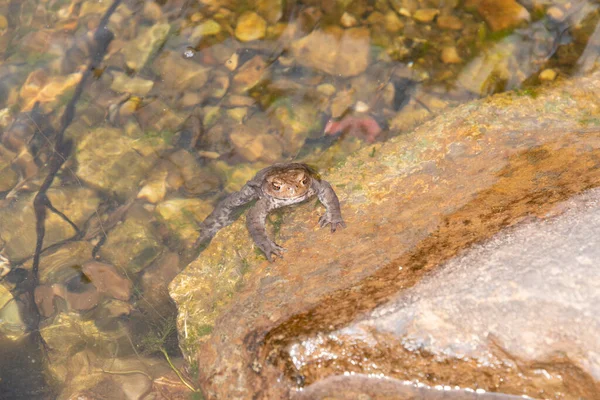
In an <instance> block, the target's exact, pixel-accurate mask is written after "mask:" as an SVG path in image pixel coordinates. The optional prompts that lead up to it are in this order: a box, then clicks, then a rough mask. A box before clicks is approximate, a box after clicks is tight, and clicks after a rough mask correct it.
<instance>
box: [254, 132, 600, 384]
mask: <svg viewBox="0 0 600 400" xmlns="http://www.w3.org/2000/svg"><path fill="white" fill-rule="evenodd" d="M599 133H600V131H599V132H586V133H584V134H585V135H586V139H585V141H583V140H581V141H578V140H577V138H578V136H580V133H578V132H571V133H567V134H565V135H563V136H561V137H560V138H559V139H558V140H556V141H554V142H551V143H546V144H544V145H541V146H538V147H534V148H532V149H528V150H526V151H522V152H520V153H518V154H515V155H513V156H511V157H510V159H509V162H508V164H507V165H506V166H505V167H504V168H503V169H502V170H500V171H499V172H498V173H497V177H498V180H497V181H496V183H495V184H493V185H492V186H491V187H489V188H488V189H486V190H483V191H481V192H480V193H478V195H477V196H476V197H475V198H474V199H472V200H471V201H470V202H468V203H467V204H465V205H464V206H463V207H461V208H460V209H458V210H456V211H455V212H454V213H452V214H450V215H447V216H445V217H444V218H443V220H442V222H441V224H440V225H439V227H438V229H437V230H436V231H434V232H433V233H432V234H430V235H429V236H427V237H426V238H425V239H423V240H422V241H421V242H420V243H419V244H418V245H417V246H416V247H415V248H414V249H413V250H412V251H409V252H406V253H405V254H403V255H401V256H400V257H399V258H397V259H395V260H393V261H392V262H390V263H389V264H388V265H386V266H385V267H383V268H381V269H379V270H378V271H377V272H376V273H374V274H373V275H371V276H369V277H368V278H366V279H364V280H363V281H362V282H361V283H359V284H358V285H353V287H351V288H349V289H344V290H339V291H337V292H335V293H333V294H332V295H330V296H329V297H328V298H327V299H325V300H323V301H321V302H320V303H319V304H318V305H317V306H316V307H314V308H313V309H311V310H309V311H307V312H304V313H302V314H299V315H296V316H294V317H292V318H290V319H289V320H288V321H287V322H285V323H282V324H281V325H279V326H278V327H276V328H275V329H273V330H271V331H270V332H269V333H268V334H267V335H266V337H265V339H264V343H265V345H264V348H263V350H262V352H261V355H260V356H259V359H267V360H268V362H269V363H271V364H274V365H280V366H281V367H283V369H284V371H285V373H286V375H287V377H288V378H289V379H290V380H292V381H293V382H294V384H297V383H298V382H302V383H303V384H309V383H311V382H315V381H316V380H319V379H321V378H323V377H325V376H328V375H331V374H337V373H343V372H344V371H352V370H355V368H353V367H352V363H350V362H349V361H350V360H349V359H347V360H346V361H347V362H343V361H339V360H338V362H337V363H336V366H331V367H328V366H326V365H320V366H319V367H318V368H317V367H316V366H311V367H307V368H304V369H302V370H301V371H298V370H296V368H295V367H294V366H293V364H292V362H291V360H290V359H289V355H288V354H287V352H286V348H287V346H288V345H289V344H290V343H291V342H296V341H298V340H300V339H301V338H302V337H305V336H309V335H314V334H316V333H327V332H331V331H333V330H335V329H337V328H340V327H342V326H344V325H345V324H347V323H348V322H350V321H352V320H353V319H354V318H356V317H358V316H360V315H361V314H363V313H365V312H367V311H370V310H372V309H373V308H374V307H376V306H377V305H378V304H381V303H382V302H384V301H385V300H387V299H388V298H390V297H391V296H392V295H394V294H397V293H398V292H399V291H401V290H404V289H406V288H408V287H411V286H413V285H414V284H415V283H417V282H418V281H419V280H420V279H421V278H422V276H423V275H424V274H425V273H426V272H428V271H431V270H432V269H433V268H435V267H436V266H438V265H440V264H441V263H443V262H444V261H446V260H448V259H450V258H451V257H453V256H455V255H456V254H457V253H458V252H460V251H461V250H462V249H465V248H466V247H468V246H469V245H471V244H473V243H475V242H479V241H482V240H485V239H487V238H490V237H491V236H492V235H494V234H495V233H497V232H499V231H500V230H501V229H503V228H505V227H507V226H511V225H514V224H516V223H518V222H520V221H522V220H523V219H525V218H528V217H540V218H542V217H544V216H545V214H547V213H549V212H550V211H551V210H552V208H553V206H555V205H556V204H557V203H558V202H560V201H563V200H565V199H567V198H569V197H571V196H573V195H575V194H577V193H580V192H582V191H584V190H586V189H589V188H592V187H596V186H599V185H600V134H599ZM440 168H443V166H441V167H440ZM399 267H402V269H399ZM364 351H372V350H367V349H364ZM394 351H397V353H396V354H404V357H406V358H405V359H404V361H408V362H407V363H406V365H412V363H414V362H415V360H414V357H415V356H414V355H412V354H408V353H407V352H406V351H404V352H402V351H400V350H398V349H395V350H394ZM383 353H384V356H382V357H375V359H377V360H378V361H379V362H381V363H382V364H387V365H388V367H389V368H387V369H386V368H382V370H381V372H382V373H384V374H386V375H389V376H394V375H397V373H396V374H395V373H394V368H395V367H394V368H393V367H392V366H393V365H394V363H396V364H397V363H399V362H400V360H398V359H397V357H398V356H396V357H390V354H394V352H391V351H385V352H383ZM362 356H366V357H368V358H369V360H371V359H372V358H371V357H374V356H375V355H374V354H364V353H362V354H361V357H362ZM341 359H344V357H341ZM386 359H387V361H386ZM425 359H426V357H425ZM459 364H460V363H459ZM437 368H438V369H439V368H440V367H439V366H438V367H437ZM448 368H453V367H452V366H448ZM569 368H573V367H572V366H570V367H569ZM467 369H469V370H470V371H471V372H470V374H471V375H472V374H473V371H476V370H477V368H474V366H472V365H469V366H468V368H467ZM410 370H413V371H419V370H420V371H423V369H418V368H416V369H408V371H410ZM442 370H443V368H442ZM459 370H460V368H459ZM567 370H568V368H566V367H565V369H564V371H563V372H565V373H566V372H568V371H567ZM439 372H440V371H439V370H438V373H439ZM462 373H465V371H462ZM487 373H489V371H486V372H485V374H487ZM505 373H506V371H497V373H496V374H495V375H492V377H491V378H489V379H491V380H488V381H487V383H486V384H485V385H482V387H488V388H489V389H491V388H495V387H497V385H496V384H495V383H494V382H493V381H494V379H499V377H500V376H505ZM482 374H484V372H482ZM580 374H581V371H580V372H579V373H577V372H576V371H575V372H573V374H571V375H572V376H574V377H579V376H580ZM402 375H403V378H405V379H408V378H409V377H410V374H408V375H405V374H402ZM413 378H414V375H413ZM448 378H449V380H444V381H443V382H451V383H448V384H452V385H454V384H457V385H461V384H462V383H464V382H465V381H464V380H463V379H458V375H456V376H454V375H452V376H449V377H448ZM472 378H473V377H472V376H470V377H469V379H472ZM514 378H515V379H517V377H514ZM587 378H589V377H587ZM587 378H586V379H584V378H577V379H576V381H577V382H579V381H582V382H583V383H585V382H588V384H586V385H583V386H582V387H584V388H588V387H589V382H590V381H589V380H587ZM574 379H575V378H574ZM421 381H422V382H425V383H429V384H432V385H435V384H438V381H437V379H436V378H435V374H432V375H431V376H429V377H427V376H423V377H422V380H421ZM583 383H582V384H583ZM482 384H483V382H482ZM571 384H573V382H567V383H566V385H567V386H569V385H571ZM532 390H533V389H532Z"/></svg>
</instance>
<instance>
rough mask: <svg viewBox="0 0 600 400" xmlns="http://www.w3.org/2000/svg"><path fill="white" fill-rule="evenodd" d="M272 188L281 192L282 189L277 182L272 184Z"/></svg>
mask: <svg viewBox="0 0 600 400" xmlns="http://www.w3.org/2000/svg"><path fill="white" fill-rule="evenodd" d="M271 186H272V187H273V189H274V190H276V191H279V190H280V189H281V185H280V184H278V183H275V182H272V183H271Z"/></svg>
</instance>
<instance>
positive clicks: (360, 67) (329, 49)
mask: <svg viewBox="0 0 600 400" xmlns="http://www.w3.org/2000/svg"><path fill="white" fill-rule="evenodd" d="M369 52H370V37H369V31H368V30H367V29H366V28H351V29H346V30H343V29H341V28H339V27H335V26H332V27H328V28H325V29H322V30H314V31H313V32H311V33H310V34H309V35H308V36H305V37H303V38H301V39H298V40H296V41H295V42H293V43H292V54H293V55H294V58H295V59H296V62H297V63H298V64H300V65H303V66H305V67H310V68H315V69H317V70H320V71H323V72H326V73H328V74H330V75H335V76H343V77H348V76H355V75H358V74H361V73H363V72H364V71H365V70H366V69H367V66H368V65H369V60H370V54H369Z"/></svg>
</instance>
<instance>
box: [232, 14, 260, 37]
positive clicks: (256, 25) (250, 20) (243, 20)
mask: <svg viewBox="0 0 600 400" xmlns="http://www.w3.org/2000/svg"><path fill="white" fill-rule="evenodd" d="M266 30H267V23H266V22H265V20H264V19H263V18H262V17H261V16H260V15H258V14H256V13H255V12H251V11H247V12H245V13H243V14H242V15H240V17H239V18H238V20H237V25H236V27H235V37H236V38H238V39H239V40H241V41H242V42H250V41H252V40H258V39H262V38H264V37H265V33H266Z"/></svg>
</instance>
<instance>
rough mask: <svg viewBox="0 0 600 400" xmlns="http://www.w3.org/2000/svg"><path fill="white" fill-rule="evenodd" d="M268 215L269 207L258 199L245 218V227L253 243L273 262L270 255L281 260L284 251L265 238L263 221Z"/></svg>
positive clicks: (265, 231) (265, 230) (263, 200)
mask: <svg viewBox="0 0 600 400" xmlns="http://www.w3.org/2000/svg"><path fill="white" fill-rule="evenodd" d="M268 214H269V207H268V205H267V202H266V201H265V199H260V200H258V201H257V202H256V204H255V205H254V206H253V207H252V208H251V209H250V210H249V211H248V215H247V216H246V226H247V227H248V232H250V236H252V239H253V240H254V243H256V245H257V246H258V247H259V248H260V249H261V250H262V251H263V253H265V256H267V260H269V261H273V258H272V255H276V256H277V257H280V258H282V257H283V252H284V251H285V249H284V248H283V247H281V246H279V245H278V244H277V243H275V242H273V241H272V240H271V239H269V237H268V236H267V229H266V227H265V221H266V219H267V215H268Z"/></svg>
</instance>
